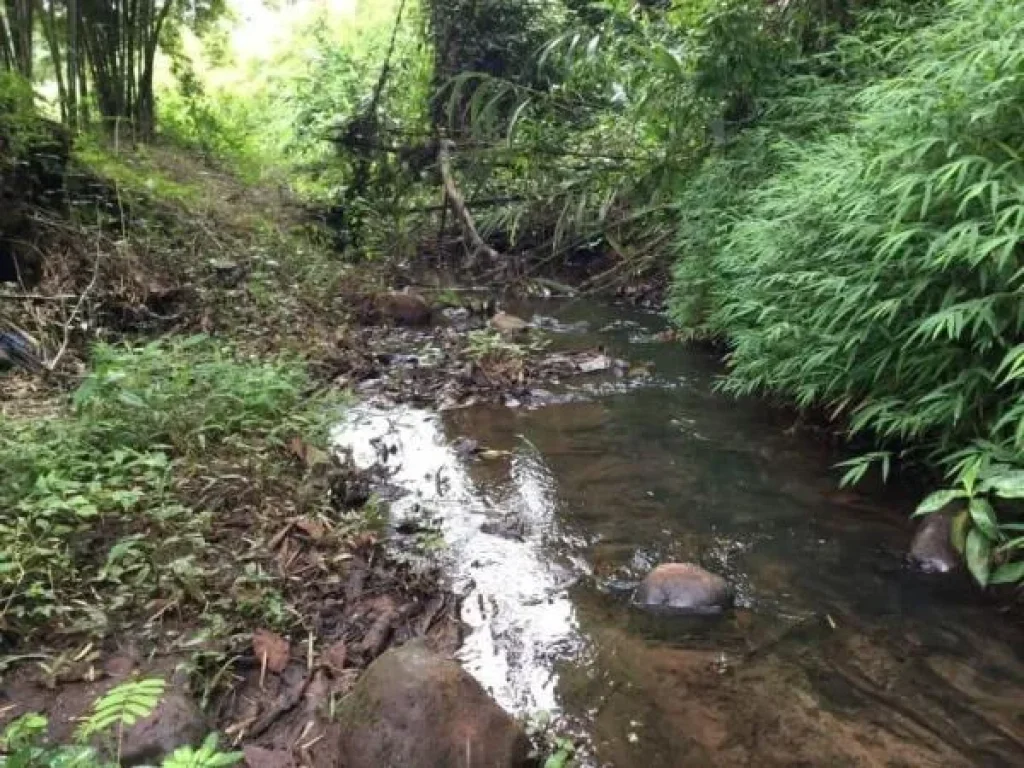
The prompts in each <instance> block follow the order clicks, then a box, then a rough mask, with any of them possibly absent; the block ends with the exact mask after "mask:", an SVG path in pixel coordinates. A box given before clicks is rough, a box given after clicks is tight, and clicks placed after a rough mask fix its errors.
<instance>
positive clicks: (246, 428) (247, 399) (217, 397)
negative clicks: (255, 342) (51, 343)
mask: <svg viewBox="0 0 1024 768" xmlns="http://www.w3.org/2000/svg"><path fill="white" fill-rule="evenodd" d="M92 364H93V368H92V372H91V373H90V375H89V376H88V377H87V378H86V380H85V381H84V382H83V383H82V386H81V387H79V389H78V392H76V394H75V397H74V404H75V407H76V410H77V413H78V414H79V417H80V418H81V419H83V420H84V421H85V422H87V423H88V424H89V425H90V428H91V429H90V431H91V437H92V439H93V440H95V441H97V442H98V443H100V444H111V443H115V442H116V443H117V444H118V445H120V446H121V447H122V448H127V449H135V450H147V449H151V448H153V447H157V446H159V447H164V448H166V449H168V450H170V451H172V452H173V453H174V454H176V455H188V454H190V453H194V452H198V451H206V450H210V449H212V448H215V447H218V446H219V445H220V444H221V443H223V442H225V441H230V442H231V445H232V447H234V448H237V449H239V450H242V451H245V450H246V446H247V442H248V440H249V439H250V438H252V437H253V436H255V435H259V436H261V437H262V438H263V439H264V440H267V441H269V442H270V443H271V444H273V445H283V444H284V440H285V438H286V437H291V436H293V435H294V434H295V433H296V432H297V431H303V430H304V429H312V428H316V427H317V426H318V425H317V420H316V418H315V417H313V416H312V415H311V414H313V413H314V411H313V409H314V408H315V407H316V405H317V401H316V398H309V389H310V383H309V379H308V378H307V375H306V371H305V370H304V368H303V367H302V366H301V365H297V364H296V363H295V362H294V361H290V360H288V359H271V360H267V361H252V360H250V361H244V362H243V361H240V360H239V359H238V355H237V352H236V351H235V350H234V349H233V348H232V347H231V346H229V345H222V344H218V343H216V342H214V341H212V340H211V339H208V338H206V337H202V336H196V337H192V338H189V339H177V340H174V341H170V342H162V341H157V342H151V343H149V344H146V345H142V346H112V345H107V344H99V345H97V346H96V347H95V348H94V349H93V354H92Z"/></svg>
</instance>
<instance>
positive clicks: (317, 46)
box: [159, 0, 431, 199]
mask: <svg viewBox="0 0 1024 768" xmlns="http://www.w3.org/2000/svg"><path fill="white" fill-rule="evenodd" d="M410 5H414V4H413V3H410ZM253 6H254V7H253V8H249V7H247V6H244V5H242V6H241V7H240V9H239V11H240V12H242V11H244V12H245V13H246V15H251V16H252V18H251V19H250V21H248V22H244V21H243V20H241V19H240V18H239V17H238V16H235V17H226V18H224V19H222V20H221V21H220V22H219V23H218V24H215V25H211V26H208V27H207V28H206V29H205V30H204V31H203V33H202V34H201V35H200V36H199V37H198V38H197V37H195V36H193V35H191V34H190V33H189V32H188V31H187V30H184V31H183V32H182V34H181V36H180V37H179V38H176V39H175V40H173V41H172V44H171V45H170V46H169V51H170V53H171V60H172V73H171V74H172V75H173V77H172V79H171V80H170V81H169V82H167V83H165V84H164V86H163V88H162V89H161V93H160V95H161V99H160V104H159V107H160V125H161V131H162V134H163V135H164V137H166V138H168V139H170V140H173V141H175V142H177V143H180V144H184V145H186V146H193V147H198V148H199V149H201V150H202V151H203V152H204V153H205V154H207V155H208V156H210V157H212V158H214V159H217V160H220V161H223V162H226V163H227V164H229V165H230V166H232V167H233V168H234V169H235V170H237V171H240V172H242V173H243V174H244V175H246V176H248V177H255V176H261V175H277V176H281V177H283V178H287V181H288V183H289V184H291V185H292V186H294V187H296V188H297V189H298V190H299V191H300V192H302V193H303V194H305V195H307V196H313V197H316V198H322V199H333V198H335V197H336V196H337V193H338V191H339V189H340V188H342V187H344V186H345V185H346V184H348V183H350V181H351V176H352V173H353V169H352V165H351V162H350V159H351V158H350V157H349V156H348V154H347V153H346V154H342V155H340V156H339V155H337V154H336V153H335V152H334V151H333V149H332V146H331V143H330V141H329V140H330V139H331V137H332V136H334V135H335V134H336V132H338V131H340V130H344V126H345V125H346V124H347V123H348V121H350V120H353V119H354V118H357V117H359V116H362V113H363V111H364V110H365V109H366V108H367V106H368V105H369V102H370V98H371V95H372V93H373V91H374V89H375V87H376V85H377V82H378V79H379V77H380V73H381V68H382V66H383V65H384V63H385V62H384V58H385V54H386V53H387V51H388V48H389V44H390V37H391V34H392V31H393V25H394V21H395V14H396V11H397V8H398V3H397V2H396V0H388V1H387V2H380V3H357V4H356V5H355V6H354V8H348V9H344V10H337V9H335V11H334V12H331V9H330V8H321V9H319V10H317V9H316V5H315V4H309V5H308V6H306V7H299V8H295V7H292V6H282V7H276V6H275V5H274V4H272V3H255V4H253ZM403 18H404V22H403V24H402V25H401V26H400V28H399V29H398V34H397V37H396V47H395V51H394V52H393V54H392V58H391V60H390V63H389V67H388V77H387V78H386V80H385V83H384V89H383V92H382V94H381V99H380V102H379V104H378V105H377V106H378V110H377V114H376V115H374V116H373V117H374V118H375V119H378V120H380V121H381V122H382V124H383V125H384V126H386V127H387V128H388V129H389V130H396V131H413V132H420V133H422V131H423V130H424V129H425V128H426V122H425V118H426V114H427V107H428V100H429V96H430V93H429V88H430V77H431V61H430V52H429V50H428V49H427V48H425V47H424V46H423V45H422V39H421V36H420V30H419V28H418V27H417V26H416V24H415V14H413V13H411V12H410V11H408V10H407V12H406V14H405V16H404V17H403ZM271 31H272V32H273V33H275V34H273V35H269V32H271ZM249 35H259V36H261V37H263V36H269V42H268V44H267V46H266V48H265V49H262V50H261V49H257V48H254V47H253V46H252V45H251V42H250V40H249V39H248V38H247V36H249Z"/></svg>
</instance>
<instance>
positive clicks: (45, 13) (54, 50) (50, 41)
mask: <svg viewBox="0 0 1024 768" xmlns="http://www.w3.org/2000/svg"><path fill="white" fill-rule="evenodd" d="M35 2H36V13H37V14H39V18H40V19H41V20H42V26H43V37H44V38H45V39H46V42H47V45H48V46H49V48H50V58H51V59H53V71H54V74H55V75H56V79H57V100H58V102H60V121H61V122H62V123H63V124H64V125H65V126H66V127H70V126H71V120H70V117H69V116H70V114H71V113H70V112H69V110H68V93H67V88H66V87H65V85H64V65H63V62H62V61H61V56H60V44H59V42H58V40H57V19H56V13H55V11H54V7H53V0H50V5H49V9H47V8H46V7H45V6H44V5H43V0H35Z"/></svg>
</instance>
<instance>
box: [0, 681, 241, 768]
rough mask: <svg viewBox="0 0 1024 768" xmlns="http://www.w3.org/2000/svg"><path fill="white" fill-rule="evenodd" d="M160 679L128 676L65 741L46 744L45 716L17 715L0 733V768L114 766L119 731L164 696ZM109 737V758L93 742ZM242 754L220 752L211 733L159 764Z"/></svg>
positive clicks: (219, 760) (211, 761)
mask: <svg viewBox="0 0 1024 768" xmlns="http://www.w3.org/2000/svg"><path fill="white" fill-rule="evenodd" d="M164 687H165V685H164V681H163V680H161V679H159V678H152V679H146V680H132V681H128V682H126V683H122V684H120V685H118V686H116V687H115V688H112V689H111V690H110V691H108V692H107V694H106V695H104V696H102V697H101V698H99V699H97V700H96V701H95V702H94V704H93V711H92V714H91V715H90V716H89V717H88V718H86V719H85V720H84V722H83V723H82V724H81V726H80V727H79V729H78V731H77V733H76V738H75V740H74V741H73V742H72V743H70V744H59V745H53V744H50V743H49V742H48V741H47V739H46V730H47V725H48V721H47V719H46V718H45V717H44V716H42V715H40V714H37V713H29V714H27V715H23V716H22V717H20V718H18V719H17V720H15V721H14V722H12V723H11V724H10V725H8V726H7V728H6V729H4V731H3V734H2V735H0V749H2V750H3V751H4V752H5V753H6V754H3V755H0V768H115V767H116V766H117V765H119V764H120V762H121V743H122V739H123V736H124V729H125V728H130V727H131V726H132V725H134V724H135V723H137V722H138V721H139V720H140V719H142V718H145V717H147V716H149V715H150V714H152V712H153V711H154V710H155V709H156V708H157V705H158V704H159V703H160V699H161V698H162V696H163V694H164ZM97 738H99V740H100V741H112V742H113V743H112V749H111V750H110V751H112V752H113V753H114V755H115V758H114V760H110V759H108V758H107V757H106V756H105V752H104V751H101V750H99V749H97V748H96V746H94V744H95V741H96V739H97ZM241 759H242V754H241V753H238V752H222V751H220V750H219V749H218V746H217V737H216V736H215V735H213V734H211V735H210V736H209V737H207V739H206V740H205V741H204V742H203V744H202V746H201V747H200V748H199V749H195V748H193V747H190V746H185V747H181V748H180V749H178V750H176V751H175V752H173V753H172V754H170V755H168V756H167V757H166V758H165V759H164V760H163V762H162V763H161V768H227V767H228V766H231V765H234V764H236V763H238V762H239V761H240V760H241Z"/></svg>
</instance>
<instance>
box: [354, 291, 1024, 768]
mask: <svg viewBox="0 0 1024 768" xmlns="http://www.w3.org/2000/svg"><path fill="white" fill-rule="evenodd" d="M514 309H515V311H517V313H518V314H520V315H522V316H524V317H531V316H532V318H533V320H534V321H535V323H536V324H538V325H541V326H542V327H545V328H546V329H548V336H549V337H550V338H551V340H552V345H553V346H554V347H555V348H558V349H567V350H571V349H577V348H591V347H595V346H597V345H602V346H603V347H605V348H606V349H607V351H608V352H609V354H611V355H614V356H616V357H620V358H624V359H626V360H629V361H630V362H631V363H641V362H649V363H653V366H652V368H651V370H652V373H651V375H650V376H647V377H624V378H616V377H614V376H611V375H604V374H593V375H591V376H586V377H580V378H575V379H572V380H567V381H565V382H563V383H562V386H560V387H558V388H552V390H553V392H552V396H551V397H550V398H548V399H549V401H550V404H547V405H544V406H542V407H536V408H524V407H504V406H501V407H499V406H487V407H483V406H477V407H472V408H466V409H460V410H452V411H446V412H443V413H436V412H433V411H430V410H421V409H417V408H412V407H405V406H389V405H387V404H385V403H374V402H373V401H372V400H370V401H366V402H363V403H362V404H359V405H357V406H354V407H352V408H351V409H350V410H349V411H348V412H347V414H346V417H345V420H344V422H343V423H342V424H340V425H339V426H338V427H337V429H336V431H335V440H336V442H337V444H338V445H339V446H340V447H343V448H347V449H349V450H351V451H352V453H353V456H354V458H355V459H356V461H357V463H360V464H363V465H369V464H372V463H374V462H375V461H377V460H379V459H380V458H381V457H382V456H386V458H387V465H388V466H389V467H391V468H392V470H393V471H394V476H393V477H392V483H393V484H394V485H396V486H399V487H401V488H404V489H405V490H406V491H408V493H407V494H406V495H405V496H403V497H401V498H399V499H398V500H396V501H394V502H393V503H392V504H391V508H390V509H391V513H390V514H391V521H392V524H393V525H397V524H398V523H399V522H400V521H410V520H412V521H418V522H417V525H420V526H422V527H423V529H426V530H430V529H431V528H432V527H433V528H436V529H437V530H438V531H439V533H440V535H441V537H443V541H444V546H443V549H442V550H441V555H440V556H441V557H442V558H443V559H444V562H446V563H447V566H448V568H449V569H450V573H451V576H452V579H453V581H454V584H455V586H456V589H457V590H458V591H459V592H460V593H461V594H463V595H464V596H465V597H464V603H463V612H462V613H463V619H464V621H465V622H466V624H467V625H468V631H467V635H466V638H465V643H464V645H463V647H462V649H461V651H460V659H461V661H462V663H463V664H464V666H465V667H466V668H467V669H468V670H469V671H470V672H471V673H472V674H473V675H474V676H476V677H477V679H478V680H479V681H480V682H481V683H482V684H483V685H484V687H485V688H487V689H488V690H489V691H490V692H491V693H492V695H493V696H494V697H495V698H496V699H497V700H498V701H499V702H500V703H501V704H502V705H503V706H505V707H506V708H507V709H509V710H510V711H512V712H514V713H517V714H524V715H527V714H535V713H537V712H540V711H545V712H549V713H551V714H552V716H553V717H554V721H555V723H557V727H558V728H559V730H560V731H563V732H569V733H572V734H574V735H575V736H576V737H577V738H578V739H579V741H580V743H581V744H582V745H583V746H582V756H581V757H582V760H581V762H582V763H583V764H584V765H592V766H615V767H616V768H627V767H629V766H637V765H640V766H644V768H661V767H663V766H664V767H669V766H671V767H673V768H674V767H675V766H733V765H735V766H739V765H756V766H783V765H785V766H914V767H916V766H947V767H948V766H1019V765H1024V658H1022V654H1021V651H1022V650H1024V644H1022V643H1021V640H1022V639H1024V633H1022V631H1021V628H1020V626H1019V625H1017V624H1014V623H1013V622H1012V621H1011V620H1010V619H1009V618H1006V617H1004V616H1003V615H1002V614H1000V613H999V612H998V611H997V610H996V608H995V607H993V606H991V605H985V604H983V602H982V601H981V600H980V599H979V595H978V594H977V593H976V592H975V591H974V590H973V589H972V588H971V587H970V585H969V584H967V583H966V581H965V580H963V579H960V578H959V577H952V578H948V577H947V578H938V579H936V578H926V577H924V576H921V575H918V574H914V573H911V572H909V571H908V570H907V569H906V568H905V567H904V565H903V555H904V552H905V551H906V548H907V545H908V542H909V539H910V535H911V532H912V528H911V524H910V523H909V522H908V520H907V511H908V509H911V508H912V506H913V497H911V496H906V497H905V498H899V490H898V489H895V488H889V489H886V491H885V493H884V494H876V495H869V494H867V493H866V492H865V493H851V492H839V491H837V489H836V477H837V474H836V471H835V469H834V464H835V462H836V461H838V460H840V459H841V458H842V457H841V456H839V455H837V454H834V453H832V452H830V450H829V449H827V448H826V447H824V446H823V445H822V443H821V442H820V441H817V440H815V439H812V438H810V437H808V436H807V435H806V434H803V433H800V432H796V431H793V430H788V429H787V427H788V426H789V424H790V423H791V421H792V419H789V420H787V419H785V418H782V417H780V416H779V414H777V413H773V412H771V411H770V409H768V408H766V407H765V406H764V404H762V403H758V402H756V401H737V400H734V399H732V398H729V397H728V396H725V395H721V394H718V393H716V392H715V391H714V383H715V380H716V377H717V376H718V375H719V374H720V373H721V368H720V365H719V364H718V363H717V361H715V360H714V359H713V358H712V357H711V356H709V355H707V354H705V353H703V352H701V351H699V350H692V349H687V348H686V347H684V346H682V345H679V344H669V343H660V342H658V341H657V340H656V338H655V336H656V334H657V332H658V331H660V330H662V329H663V328H664V321H663V320H662V319H661V318H660V317H658V316H657V315H652V314H645V313H641V312H634V311H628V310H623V309H621V308H614V307H609V306H604V305H600V304H593V303H588V302H572V303H555V302H544V303H539V304H537V303H535V304H534V305H532V306H524V307H516V308H514ZM459 438H467V439H472V440H475V441H478V442H479V444H480V445H481V446H483V447H485V448H486V449H489V451H490V453H487V454H485V456H484V457H480V458H469V457H467V456H466V455H465V453H464V452H462V451H459V450H457V444H456V441H457V440H458V439H459ZM403 530H409V527H408V526H406V527H405V528H404V529H403ZM410 536H411V537H417V539H418V540H419V541H421V542H422V540H423V539H424V538H425V536H424V534H423V533H422V532H420V533H416V534H410ZM667 561H689V562H696V563H699V564H701V565H703V566H704V567H705V568H707V569H709V570H712V571H714V572H716V573H719V574H721V575H723V576H725V577H727V578H728V579H729V580H730V581H731V582H732V583H733V584H734V585H735V587H736V591H737V604H736V607H735V608H734V609H733V610H731V611H729V612H727V613H726V614H725V615H723V616H719V617H682V616H669V615H650V614H647V613H644V612H641V611H640V610H638V609H636V608H634V607H632V606H631V605H630V604H629V587H630V585H631V584H632V583H635V582H636V581H637V580H639V579H641V578H642V577H643V575H644V574H645V573H647V572H648V571H649V570H650V569H651V568H652V567H653V566H654V565H656V564H658V563H660V562H667Z"/></svg>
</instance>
